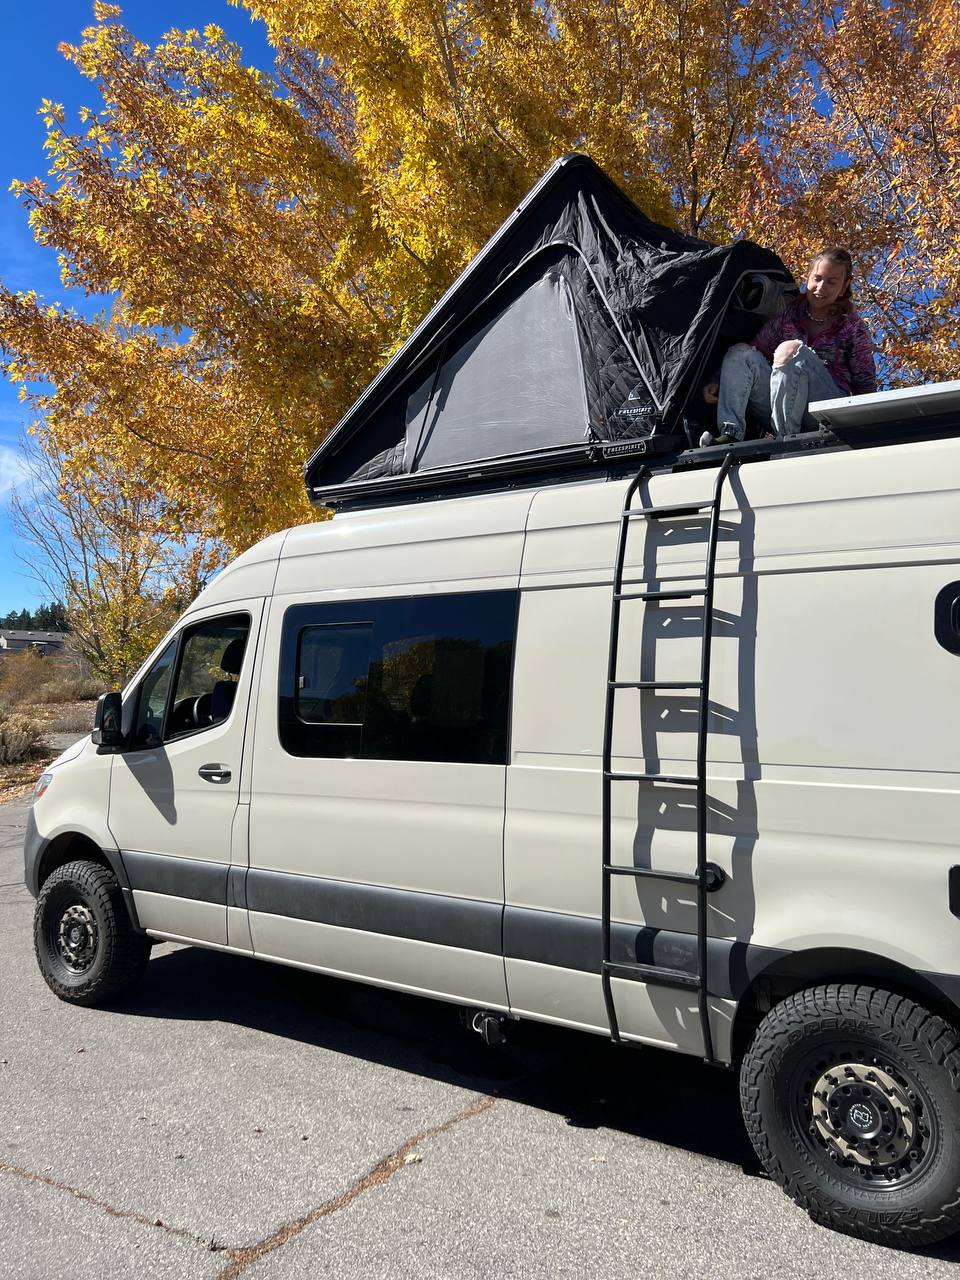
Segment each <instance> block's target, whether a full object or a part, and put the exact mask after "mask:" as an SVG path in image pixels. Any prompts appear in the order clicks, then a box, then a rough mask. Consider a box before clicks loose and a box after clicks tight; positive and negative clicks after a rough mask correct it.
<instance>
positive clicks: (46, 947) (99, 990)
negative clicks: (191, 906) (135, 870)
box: [33, 862, 150, 1005]
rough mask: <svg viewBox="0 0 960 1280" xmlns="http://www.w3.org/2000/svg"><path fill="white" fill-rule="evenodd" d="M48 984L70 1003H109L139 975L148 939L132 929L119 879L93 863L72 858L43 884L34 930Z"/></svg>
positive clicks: (130, 986) (146, 951)
mask: <svg viewBox="0 0 960 1280" xmlns="http://www.w3.org/2000/svg"><path fill="white" fill-rule="evenodd" d="M33 940H34V948H35V950H36V954H37V963H38V964H39V966H40V972H41V973H42V974H43V976H44V979H45V981H46V983H47V986H48V987H49V988H50V989H51V991H53V992H54V993H55V994H56V995H58V996H59V997H60V999H61V1000H66V1001H68V1002H69V1003H70V1004H81V1005H97V1004H107V1003H109V1002H110V1001H112V1000H116V999H119V998H120V997H121V996H123V995H126V993H127V992H128V991H131V990H132V989H133V988H134V987H135V986H136V985H137V983H138V982H139V981H140V979H141V977H142V976H143V971H144V969H145V968H146V964H147V960H148V959H149V956H150V940H149V939H148V938H146V937H144V936H143V935H142V934H139V933H137V932H136V930H135V929H134V928H133V925H132V924H131V923H130V917H129V915H128V913H127V909H126V907H125V905H124V902H123V895H122V893H121V892H120V886H119V884H118V883H117V878H116V876H115V875H114V874H113V872H112V871H110V870H109V869H108V868H107V867H102V866H100V865H99V864H98V863H95V862H70V863H67V865H66V866H63V867H58V868H57V870H56V871H54V872H53V874H52V875H51V876H50V878H49V879H48V880H46V881H45V882H44V885H43V888H42V889H41V891H40V896H39V898H38V899H37V907H36V912H35V914H34V928H33Z"/></svg>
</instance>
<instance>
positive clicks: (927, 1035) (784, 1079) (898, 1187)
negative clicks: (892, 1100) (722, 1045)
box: [740, 984, 960, 1248]
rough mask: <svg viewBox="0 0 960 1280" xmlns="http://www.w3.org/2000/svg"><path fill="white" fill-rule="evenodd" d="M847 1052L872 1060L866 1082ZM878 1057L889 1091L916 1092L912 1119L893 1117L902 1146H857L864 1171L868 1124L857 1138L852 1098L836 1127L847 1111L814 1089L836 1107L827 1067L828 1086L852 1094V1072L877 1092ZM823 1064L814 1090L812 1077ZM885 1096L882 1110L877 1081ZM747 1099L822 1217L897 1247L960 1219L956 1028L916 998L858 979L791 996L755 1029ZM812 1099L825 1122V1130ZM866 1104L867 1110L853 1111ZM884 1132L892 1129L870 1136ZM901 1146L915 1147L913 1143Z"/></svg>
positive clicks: (954, 1226) (744, 1086) (773, 1173)
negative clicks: (824, 1085) (877, 1150)
mask: <svg viewBox="0 0 960 1280" xmlns="http://www.w3.org/2000/svg"><path fill="white" fill-rule="evenodd" d="M850 1059H853V1060H854V1065H856V1064H857V1063H863V1064H865V1070H864V1079H863V1080H862V1081H861V1079H860V1078H859V1077H858V1076H857V1075H856V1074H855V1073H853V1072H850V1071H847V1072H846V1073H844V1071H843V1068H842V1067H841V1066H840V1065H839V1064H843V1063H845V1062H847V1061H848V1060H850ZM824 1064H826V1065H825V1066H824ZM871 1064H872V1065H871ZM833 1065H837V1071H836V1072H834V1071H833ZM821 1067H822V1071H821ZM874 1067H875V1068H876V1070H877V1071H878V1072H879V1078H880V1079H882V1080H885V1081H886V1082H887V1086H889V1085H890V1084H891V1083H892V1084H893V1086H894V1091H893V1093H892V1094H891V1096H896V1097H897V1098H902V1099H903V1102H904V1103H905V1104H906V1099H907V1098H908V1096H910V1097H912V1098H913V1103H912V1104H907V1105H906V1109H905V1111H904V1113H903V1114H905V1115H907V1117H908V1120H907V1123H906V1124H905V1125H900V1126H898V1125H894V1130H895V1132H897V1133H901V1134H902V1135H905V1136H903V1138H902V1141H901V1145H900V1147H899V1148H896V1144H895V1143H891V1145H890V1146H889V1147H888V1148H886V1152H885V1153H884V1154H883V1155H882V1156H876V1157H874V1156H871V1155H870V1153H869V1151H868V1145H867V1143H864V1146H863V1147H862V1148H859V1150H861V1151H863V1152H865V1153H866V1155H865V1156H864V1157H863V1158H864V1159H868V1158H869V1163H868V1168H867V1171H866V1172H864V1168H863V1164H862V1162H861V1161H860V1160H858V1158H857V1157H856V1156H855V1154H854V1151H853V1148H852V1147H851V1146H850V1145H849V1143H851V1142H853V1141H854V1138H859V1137H860V1134H859V1132H857V1133H854V1134H853V1136H852V1137H851V1133H852V1131H851V1130H850V1129H849V1128H847V1127H845V1126H846V1125H848V1124H849V1122H850V1120H851V1117H853V1113H854V1108H855V1106H856V1102H854V1104H853V1105H852V1106H849V1110H848V1112H847V1113H845V1121H844V1125H843V1126H841V1128H834V1126H833V1124H832V1123H831V1122H830V1121H831V1117H832V1116H835V1115H836V1116H839V1115H841V1114H844V1113H842V1110H838V1111H837V1112H828V1111H827V1103H826V1101H817V1099H824V1100H826V1099H827V1098H828V1097H829V1100H830V1103H831V1105H838V1106H839V1105H840V1104H837V1103H835V1098H836V1096H837V1095H836V1094H829V1095H828V1092H827V1090H826V1089H825V1090H824V1091H823V1092H821V1093H819V1094H818V1093H817V1092H816V1085H819V1084H820V1083H821V1082H822V1081H823V1080H824V1079H825V1078H826V1076H825V1075H824V1072H825V1073H827V1075H828V1076H829V1077H830V1080H831V1086H832V1084H833V1083H834V1082H839V1084H840V1085H841V1086H842V1087H843V1088H844V1089H845V1090H846V1093H847V1094H848V1095H849V1094H850V1092H851V1090H850V1088H849V1087H847V1086H848V1083H849V1084H853V1085H855V1086H859V1085H861V1084H862V1085H863V1088H862V1093H863V1095H864V1097H865V1098H866V1099H867V1100H868V1101H869V1097H870V1090H871V1089H873V1088H874V1086H873V1085H870V1084H868V1081H867V1076H868V1075H869V1074H870V1073H872V1071H873V1068H874ZM818 1072H820V1075H819V1078H817V1080H816V1085H815V1086H814V1088H813V1091H811V1086H810V1083H809V1082H810V1080H811V1079H813V1078H814V1077H815V1076H816V1075H817V1073H818ZM873 1078H874V1080H876V1079H877V1078H878V1076H877V1075H874V1077H873ZM885 1087H886V1086H885ZM877 1097H878V1098H879V1102H880V1107H879V1108H875V1110H877V1111H878V1113H879V1112H880V1111H882V1109H883V1105H884V1098H883V1096H882V1095H881V1094H880V1093H879V1091H877ZM740 1101H741V1105H742V1107H743V1115H744V1120H745V1123H746V1127H747V1132H748V1133H749V1135H750V1140H751V1142H752V1143H753V1146H754V1149H755V1150H756V1152H757V1155H758V1156H759V1158H760V1160H761V1162H762V1164H763V1166H764V1168H765V1169H766V1171H767V1173H768V1174H769V1175H770V1177H771V1178H772V1179H773V1180H774V1181H775V1182H778V1183H779V1184H780V1186H781V1187H782V1188H783V1189H784V1191H786V1192H787V1194H788V1195H790V1196H792V1197H793V1199H794V1200H795V1201H796V1202H797V1204H799V1205H800V1206H801V1207H802V1208H804V1209H806V1211H807V1213H809V1215H810V1217H811V1218H813V1220H814V1221H815V1222H819V1223H821V1224H823V1225H824V1226H828V1227H832V1228H834V1229H835V1230H837V1231H842V1232H845V1233H847V1234H848V1235H855V1236H859V1237H860V1238H861V1239H863V1240H871V1241H874V1242H876V1243H877V1244H885V1245H893V1246H895V1247H898V1248H916V1247H918V1246H920V1245H924V1244H931V1243H933V1242H934V1241H938V1240H944V1239H946V1238H947V1237H948V1236H951V1235H953V1234H954V1232H956V1231H958V1230H960V1036H958V1034H957V1030H956V1028H955V1027H953V1026H951V1025H950V1024H948V1023H947V1022H945V1021H944V1020H943V1019H942V1018H939V1017H937V1016H936V1015H935V1014H932V1013H930V1012H929V1011H928V1010H927V1009H924V1008H922V1007H921V1006H920V1005H917V1004H915V1003H914V1002H913V1001H912V1000H909V999H906V998H905V997H904V996H899V995H893V994H892V993H891V992H889V991H881V990H877V989H876V988H874V987H867V986H859V985H852V984H849V985H843V986H838V985H833V986H821V987H812V988H810V989H809V990H806V991H800V992H797V993H796V994H795V995H792V996H789V997H788V998H787V999H786V1000H784V1001H783V1002H782V1003H781V1004H778V1005H776V1006H775V1007H774V1008H773V1009H772V1010H771V1011H770V1012H769V1013H768V1014H767V1016H766V1017H765V1018H764V1019H763V1021H762V1022H761V1024H760V1026H759V1028H758V1029H757V1033H756V1035H755V1037H754V1039H753V1043H752V1044H751V1045H750V1048H749V1050H748V1052H747V1055H746V1057H745V1058H744V1060H743V1064H742V1067H741V1071H740ZM811 1103H812V1105H813V1107H815V1108H817V1109H818V1110H817V1114H819V1115H820V1116H821V1117H824V1118H825V1119H826V1120H827V1122H828V1123H827V1125H826V1128H827V1130H828V1132H827V1134H826V1136H825V1135H824V1127H823V1125H820V1126H818V1125H817V1123H816V1115H815V1114H812V1113H811V1110H810V1104H811ZM847 1105H849V1104H847ZM865 1114H866V1111H860V1112H858V1113H857V1117H856V1118H860V1117H863V1116H864V1115H865ZM891 1114H893V1113H892V1111H891ZM910 1116H912V1117H913V1120H914V1121H915V1125H914V1128H913V1129H911V1127H910V1123H909V1117H910ZM805 1120H806V1121H809V1122H810V1123H805ZM911 1133H912V1134H913V1137H908V1136H907V1135H909V1134H911ZM834 1135H836V1137H835V1136H834ZM844 1135H846V1137H844ZM848 1139H849V1142H848ZM877 1141H880V1142H881V1143H882V1142H883V1141H885V1139H883V1138H880V1139H877V1138H871V1139H870V1142H871V1143H875V1142H877ZM854 1145H855V1143H854ZM905 1146H910V1147H914V1148H916V1149H915V1150H910V1151H905V1150H904V1147H905ZM895 1148H896V1149H897V1150H900V1151H902V1152H903V1154H902V1156H901V1157H900V1159H899V1163H895V1164H894V1163H890V1164H888V1165H887V1166H886V1167H884V1165H883V1162H884V1161H893V1156H892V1155H890V1154H889V1153H890V1152H893V1151H894V1150H895ZM831 1151H832V1154H831ZM886 1178H890V1181H889V1183H888V1184H887V1185H885V1184H884V1179H886Z"/></svg>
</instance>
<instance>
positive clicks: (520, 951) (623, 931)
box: [503, 906, 791, 1000]
mask: <svg viewBox="0 0 960 1280" xmlns="http://www.w3.org/2000/svg"><path fill="white" fill-rule="evenodd" d="M503 952H504V955H505V956H506V957H507V958H508V959H512V960H531V961H533V962H534V963H536V964H547V965H556V966H558V967H559V968H562V969H576V970H579V971H580V972H581V973H596V974H599V972H600V921H599V920H597V919H592V918H591V917H589V916H568V915H560V914H558V913H557V912H553V911H536V910H532V909H530V908H528V907H511V906H508V907H507V908H506V911H505V912H504V919H503ZM790 954H791V953H790V952H789V951H781V950H779V949H778V948H776V947H761V946H758V945H757V944H756V943H752V942H735V941H734V940H733V939H730V938H708V939H707V975H708V982H707V989H708V990H709V992H710V994H711V995H714V996H719V997H720V998H721V999H725V1000H737V999H739V997H740V996H741V995H743V993H744V991H746V989H747V987H749V985H750V983H751V982H752V981H753V979H754V978H755V977H757V976H759V975H760V974H761V973H762V972H763V971H764V969H766V968H768V966H769V965H771V964H773V963H774V961H776V960H779V959H782V958H783V957H785V956H788V955H790ZM610 958H611V960H612V961H613V962H614V963H615V964H627V965H629V964H653V965H660V966H662V967H664V968H668V969H679V970H681V972H684V973H689V974H696V972H697V935H696V934H695V933H675V932H673V931H672V930H669V929H656V928H653V927H652V926H649V925H635V924H618V923H616V922H614V923H613V924H612V925H611V933H610Z"/></svg>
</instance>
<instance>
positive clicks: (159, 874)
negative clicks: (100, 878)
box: [120, 849, 230, 903]
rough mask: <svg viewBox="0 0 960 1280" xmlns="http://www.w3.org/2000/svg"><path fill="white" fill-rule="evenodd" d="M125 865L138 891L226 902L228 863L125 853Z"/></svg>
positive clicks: (164, 855) (153, 854)
mask: <svg viewBox="0 0 960 1280" xmlns="http://www.w3.org/2000/svg"><path fill="white" fill-rule="evenodd" d="M120 856H121V858H122V859H123V865H124V867H125V869H126V872H127V876H128V878H129V880H130V888H131V889H133V890H134V891H135V892H136V891H137V890H140V891H141V892H143V893H165V894H167V895H168V896H169V897H171V898H192V899H193V900H194V901H195V902H216V903H225V902H226V900H227V872H228V871H229V870H230V868H229V866H228V865H227V863H225V862H203V861H202V860H201V859H199V858H177V857H174V856H171V855H168V854H162V853H139V852H134V851H131V850H126V849H125V850H124V851H123V852H122V853H121V855H120Z"/></svg>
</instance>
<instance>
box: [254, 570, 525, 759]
mask: <svg viewBox="0 0 960 1280" xmlns="http://www.w3.org/2000/svg"><path fill="white" fill-rule="evenodd" d="M517 599H518V597H517V593H516V592H514V591H483V592H474V593H463V594H458V595H444V596H439V595H438V596H407V597H403V598H401V599H391V600H369V601H365V602H363V603H362V604H360V603H342V602H339V601H338V602H337V603H332V604H316V605H295V606H293V607H292V608H290V609H288V610H287V613H286V615H285V617H284V623H283V640H282V647H281V657H280V706H279V731H280V741H281V743H282V745H283V747H284V748H285V749H286V750H287V751H288V752H289V753H290V754H291V755H296V756H328V757H340V758H343V757H360V758H365V759H374V760H436V761H446V762H450V763H460V764H505V763H506V758H507V712H508V701H509V690H510V670H511V665H512V658H513V644H514V639H515V635H516V626H517Z"/></svg>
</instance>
